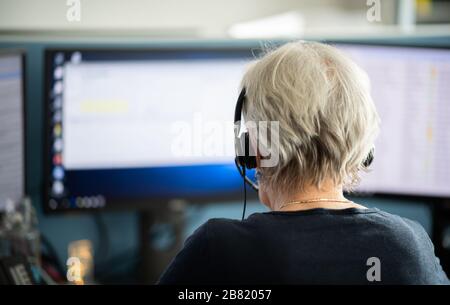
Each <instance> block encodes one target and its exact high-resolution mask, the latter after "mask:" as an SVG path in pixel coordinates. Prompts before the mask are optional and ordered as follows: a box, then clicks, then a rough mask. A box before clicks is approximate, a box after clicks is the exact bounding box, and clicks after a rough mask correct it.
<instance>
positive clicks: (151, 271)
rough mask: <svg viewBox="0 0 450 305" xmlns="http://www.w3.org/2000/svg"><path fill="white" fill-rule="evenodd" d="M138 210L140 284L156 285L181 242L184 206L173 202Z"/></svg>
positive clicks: (181, 244)
mask: <svg viewBox="0 0 450 305" xmlns="http://www.w3.org/2000/svg"><path fill="white" fill-rule="evenodd" d="M152 206H153V207H154V208H152V209H150V210H142V211H140V215H139V216H140V223H139V235H140V257H141V261H140V266H139V270H138V275H139V278H140V282H141V283H144V284H155V283H156V282H157V281H158V279H159V277H160V275H161V274H162V273H163V272H164V270H165V269H166V267H167V266H168V265H169V263H170V262H171V260H172V259H173V258H174V257H175V255H176V254H177V253H178V251H179V250H180V249H181V247H182V246H183V243H184V239H185V236H184V233H185V211H186V208H187V203H186V202H185V201H182V200H173V201H170V202H167V203H165V204H159V205H152Z"/></svg>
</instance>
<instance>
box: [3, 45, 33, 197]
mask: <svg viewBox="0 0 450 305" xmlns="http://www.w3.org/2000/svg"><path fill="white" fill-rule="evenodd" d="M7 56H19V57H20V61H21V82H22V105H21V106H22V159H23V160H22V170H23V172H22V178H23V181H22V182H23V187H22V193H23V195H24V197H26V196H28V175H27V152H28V148H27V139H28V137H27V126H28V124H27V115H28V112H27V94H26V93H27V89H26V88H27V85H26V71H27V69H26V51H25V50H24V49H15V48H14V49H0V57H7Z"/></svg>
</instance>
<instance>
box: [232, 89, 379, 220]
mask: <svg viewBox="0 0 450 305" xmlns="http://www.w3.org/2000/svg"><path fill="white" fill-rule="evenodd" d="M245 94H246V89H245V87H244V88H242V90H241V93H240V94H239V97H238V100H237V102H236V107H235V110H234V149H235V155H236V157H235V159H234V163H235V164H236V168H237V170H238V171H239V174H240V175H241V177H242V179H243V180H244V209H243V212H242V220H244V218H245V210H246V207H247V184H248V185H250V187H251V188H252V189H253V190H255V191H258V190H259V187H258V185H257V184H256V183H255V182H253V181H252V180H251V179H250V178H249V177H248V176H247V175H246V173H245V172H246V170H247V169H253V168H256V164H257V163H256V153H255V150H254V147H252V146H251V145H250V135H249V132H248V131H242V130H241V126H242V125H241V118H242V110H243V109H244V103H245V100H246V97H245ZM374 158H375V147H372V149H371V150H370V151H369V153H368V155H367V157H366V158H365V159H364V161H363V162H362V165H363V166H364V167H365V168H368V167H369V166H370V165H371V164H372V162H373V159H374Z"/></svg>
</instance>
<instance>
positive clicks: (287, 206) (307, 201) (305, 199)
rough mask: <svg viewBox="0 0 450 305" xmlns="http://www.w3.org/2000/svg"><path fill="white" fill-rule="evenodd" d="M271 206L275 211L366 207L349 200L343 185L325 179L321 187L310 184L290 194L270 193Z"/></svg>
mask: <svg viewBox="0 0 450 305" xmlns="http://www.w3.org/2000/svg"><path fill="white" fill-rule="evenodd" d="M268 195H269V196H268V197H269V198H270V201H271V202H270V208H271V209H272V210H274V211H297V210H308V209H315V208H326V209H345V208H352V207H353V208H364V207H363V206H361V205H359V204H356V203H354V202H352V201H349V200H347V199H346V198H345V197H344V194H343V187H342V185H336V184H334V183H332V181H331V180H330V181H324V182H323V183H322V185H321V187H320V188H318V187H316V186H314V185H312V184H309V185H306V186H305V187H304V188H303V189H302V190H301V191H298V192H291V193H290V194H284V193H281V192H280V193H276V194H275V193H274V194H272V196H271V194H268Z"/></svg>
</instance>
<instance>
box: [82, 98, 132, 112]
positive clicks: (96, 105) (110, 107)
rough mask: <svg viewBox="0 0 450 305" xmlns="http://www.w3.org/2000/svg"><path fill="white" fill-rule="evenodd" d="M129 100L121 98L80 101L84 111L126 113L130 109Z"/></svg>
mask: <svg viewBox="0 0 450 305" xmlns="http://www.w3.org/2000/svg"><path fill="white" fill-rule="evenodd" d="M128 107H129V106H128V102H127V101H120V100H92V101H89V100H88V101H83V102H81V103H80V110H81V111H82V112H84V113H124V112H127V111H128Z"/></svg>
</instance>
